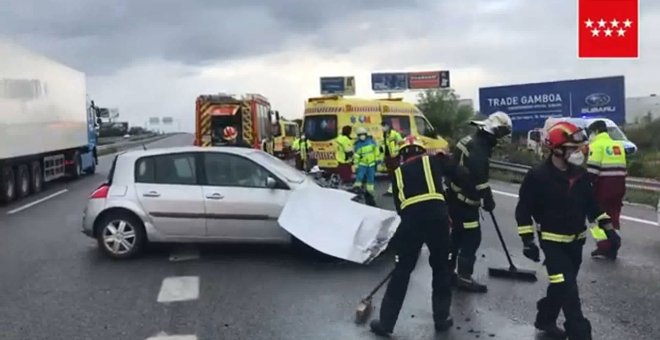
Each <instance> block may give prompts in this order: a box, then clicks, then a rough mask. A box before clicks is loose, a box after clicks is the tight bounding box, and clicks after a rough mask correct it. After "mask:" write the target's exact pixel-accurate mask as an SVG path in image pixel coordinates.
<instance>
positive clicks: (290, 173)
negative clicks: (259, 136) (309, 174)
mask: <svg viewBox="0 0 660 340" xmlns="http://www.w3.org/2000/svg"><path fill="white" fill-rule="evenodd" d="M250 157H251V158H253V159H254V160H256V161H257V162H259V163H261V164H263V165H265V166H266V167H267V168H269V169H270V170H274V171H275V172H276V173H277V174H279V175H281V176H284V178H286V180H287V181H289V182H293V183H302V182H304V181H305V178H306V177H305V176H304V175H303V174H302V173H301V172H300V171H298V170H296V169H295V168H294V167H292V166H291V165H289V164H287V163H285V162H284V161H282V160H280V159H279V158H277V157H275V156H271V155H270V154H268V153H265V152H259V151H256V152H252V153H250Z"/></svg>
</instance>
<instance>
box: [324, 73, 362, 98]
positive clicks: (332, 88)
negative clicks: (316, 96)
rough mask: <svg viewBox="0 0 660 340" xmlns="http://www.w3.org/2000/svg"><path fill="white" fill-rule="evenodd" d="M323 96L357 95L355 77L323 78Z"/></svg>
mask: <svg viewBox="0 0 660 340" xmlns="http://www.w3.org/2000/svg"><path fill="white" fill-rule="evenodd" d="M321 94H324V95H327V94H336V95H342V96H354V95H355V77H353V76H350V77H321Z"/></svg>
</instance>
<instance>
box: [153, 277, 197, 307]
mask: <svg viewBox="0 0 660 340" xmlns="http://www.w3.org/2000/svg"><path fill="white" fill-rule="evenodd" d="M197 298H199V276H173V277H166V278H165V279H164V280H163V283H162V284H161V286H160V292H159V293H158V302H161V303H168V302H179V301H188V300H196V299H197Z"/></svg>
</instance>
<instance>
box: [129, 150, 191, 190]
mask: <svg viewBox="0 0 660 340" xmlns="http://www.w3.org/2000/svg"><path fill="white" fill-rule="evenodd" d="M150 158H151V159H152V160H151V163H150V161H149V160H146V161H145V162H144V168H143V169H144V172H143V174H144V177H143V178H139V177H138V176H137V175H139V174H140V170H142V169H141V166H142V164H136V165H137V169H136V181H138V179H143V180H145V181H148V182H153V183H157V184H184V185H191V184H197V175H196V170H195V156H194V155H192V154H173V155H160V156H154V157H150ZM150 168H151V169H150ZM151 171H153V176H151V177H152V179H153V180H152V181H149V180H150V179H151V178H149V176H150V175H149V173H150V172H151Z"/></svg>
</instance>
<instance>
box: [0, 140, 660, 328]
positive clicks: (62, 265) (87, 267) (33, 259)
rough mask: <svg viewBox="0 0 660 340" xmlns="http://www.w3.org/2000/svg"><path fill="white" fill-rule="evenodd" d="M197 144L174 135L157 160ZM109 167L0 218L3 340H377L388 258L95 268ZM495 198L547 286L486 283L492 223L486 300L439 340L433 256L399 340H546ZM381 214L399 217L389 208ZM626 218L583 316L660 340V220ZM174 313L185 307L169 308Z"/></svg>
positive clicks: (594, 278)
mask: <svg viewBox="0 0 660 340" xmlns="http://www.w3.org/2000/svg"><path fill="white" fill-rule="evenodd" d="M191 140H192V137H191V136H189V135H177V136H173V137H170V138H166V139H163V140H160V141H157V142H155V143H153V144H151V145H150V147H154V146H163V147H167V146H176V145H185V144H190V143H191ZM111 159H112V157H111V156H104V157H102V158H101V160H100V163H101V166H100V168H99V173H98V174H97V175H95V176H90V177H87V178H83V179H81V180H78V181H75V182H71V183H58V184H54V185H51V186H50V188H49V189H48V191H47V192H44V193H43V194H42V195H40V196H39V197H36V198H30V199H29V200H25V201H22V202H17V203H16V204H14V205H12V206H9V207H2V208H0V235H1V236H0V339H20V340H24V339H30V340H32V339H69V340H70V339H99V340H101V339H136V340H137V339H148V338H153V339H161V338H162V339H168V338H169V339H342V340H343V339H372V338H375V336H373V335H372V334H371V333H370V332H369V331H368V328H367V327H366V326H357V325H355V324H354V323H353V316H354V310H355V307H356V304H357V302H358V301H359V300H360V298H361V297H362V296H363V295H364V294H366V293H367V292H368V291H369V290H371V288H372V287H373V285H375V284H376V283H377V282H378V281H380V279H381V278H382V277H384V276H385V275H386V273H387V271H388V270H389V269H390V268H391V265H392V260H391V257H390V256H389V255H385V256H383V257H382V258H380V259H379V260H377V261H376V262H375V263H373V264H371V265H369V266H360V265H353V264H348V263H343V262H332V261H316V260H311V259H305V258H300V257H299V256H297V255H296V254H295V253H293V252H291V251H289V250H288V249H286V248H282V247H267V246H261V247H254V246H233V247H227V246H217V245H216V246H204V247H190V248H186V247H178V246H158V247H152V248H151V249H150V250H149V251H148V252H147V254H145V256H143V257H141V258H139V259H136V260H133V261H127V262H117V261H111V260H108V259H106V258H105V257H103V256H101V255H99V253H98V252H97V249H96V244H95V242H94V241H93V240H91V239H89V238H87V237H86V236H84V235H83V234H82V233H81V232H80V219H81V213H82V209H83V206H84V204H85V200H86V198H87V196H88V195H89V194H90V193H91V192H92V191H93V190H94V189H95V187H96V186H98V185H99V184H100V182H102V181H103V179H104V177H105V175H106V174H107V171H108V169H109V165H110V162H111ZM384 184H385V183H380V184H379V187H380V189H381V190H382V189H383V186H384ZM496 189H497V197H496V198H497V204H498V207H497V209H496V215H497V217H498V219H499V223H500V225H501V227H502V228H503V229H504V232H505V238H506V241H507V243H508V245H509V247H510V248H511V251H512V253H513V254H514V256H515V258H514V261H515V262H516V263H517V264H518V265H519V266H521V267H525V268H534V269H537V271H538V276H539V282H537V283H533V284H530V283H521V282H513V281H508V280H502V279H495V278H488V276H487V274H486V268H487V266H489V265H494V266H504V265H505V258H504V255H503V252H502V250H501V247H500V245H499V242H498V240H497V237H496V234H495V232H494V230H493V227H492V224H491V223H490V222H488V221H485V222H484V223H483V233H484V241H483V245H482V248H481V250H480V252H479V263H478V265H477V271H478V273H477V276H478V278H479V279H481V280H483V281H485V282H487V283H488V285H489V289H490V291H489V292H488V294H485V295H468V294H465V293H461V292H456V293H455V295H454V303H453V316H454V319H455V321H456V325H455V326H454V328H453V329H452V330H451V331H450V332H449V333H447V334H443V335H435V334H434V331H433V324H432V319H431V309H430V283H431V279H430V277H431V271H430V268H429V266H428V265H427V256H428V253H427V252H426V251H424V253H423V256H422V257H420V260H419V264H418V266H417V269H416V271H415V272H414V274H413V277H412V279H411V282H410V286H409V290H408V297H407V299H406V302H405V304H404V308H403V311H402V313H401V316H400V319H399V323H398V325H397V328H396V329H395V334H396V338H397V339H476V338H481V339H484V338H486V339H535V338H537V336H536V335H535V331H534V329H533V326H532V325H531V324H532V322H533V319H534V315H535V302H536V300H537V299H538V298H539V297H541V296H542V294H544V291H545V288H546V282H547V281H546V278H545V271H544V270H543V268H542V267H541V266H540V265H537V264H534V263H532V262H530V261H527V260H525V259H524V258H523V257H522V255H521V244H520V241H519V239H518V238H517V236H516V234H515V230H516V228H515V224H514V219H513V210H514V207H515V204H516V198H515V193H516V190H517V189H516V187H515V186H512V185H509V184H498V185H496ZM49 196H50V198H48V197H49ZM41 198H47V199H45V200H41V201H40V199H41ZM379 200H380V204H382V205H383V206H388V207H391V203H389V199H383V198H379ZM33 202H37V203H36V204H32V203H33ZM625 214H626V215H627V216H628V217H631V218H632V220H631V219H628V220H626V221H625V224H624V227H623V228H624V229H623V231H622V237H623V248H622V250H621V256H620V258H619V260H618V261H616V262H614V263H612V262H607V261H596V260H592V259H590V258H589V257H588V252H590V251H591V248H592V247H593V242H592V241H589V243H588V244H587V246H586V248H585V258H584V264H583V267H582V271H581V274H580V277H579V280H580V288H581V295H582V298H583V306H584V307H583V308H584V312H585V314H586V315H587V317H588V318H589V319H590V320H591V322H592V324H593V327H594V339H603V340H608V339H639V340H642V339H658V338H660V324H659V323H658V322H657V320H658V316H657V311H658V310H657V308H658V306H660V284H659V282H660V270H659V269H658V268H659V264H660V228H658V226H657V224H656V223H655V212H654V211H652V210H647V209H644V208H638V207H636V208H626V209H625ZM637 219H639V220H643V221H646V222H639V221H637ZM172 255H177V256H179V258H178V259H177V258H174V257H173V256H172ZM482 255H483V256H482ZM185 257H189V259H188V260H185ZM381 294H382V292H381V293H380V294H378V295H377V297H376V299H375V302H376V305H379V304H380V298H381V296H382V295H381ZM177 299H179V300H182V301H175V302H167V301H171V300H177ZM167 335H170V336H172V335H181V336H184V335H188V337H179V338H174V337H167Z"/></svg>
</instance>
